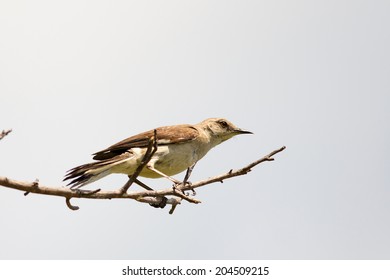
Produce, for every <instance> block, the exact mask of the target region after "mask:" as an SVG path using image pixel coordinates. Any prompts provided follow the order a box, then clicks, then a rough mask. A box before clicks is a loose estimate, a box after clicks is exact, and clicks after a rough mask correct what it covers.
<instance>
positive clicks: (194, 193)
mask: <svg viewBox="0 0 390 280" xmlns="http://www.w3.org/2000/svg"><path fill="white" fill-rule="evenodd" d="M195 165H196V162H195V163H194V164H193V165H191V166H190V167H188V168H187V172H186V175H185V176H184V179H183V183H182V184H183V186H184V187H185V185H186V184H187V183H188V186H189V187H191V185H192V184H191V182H189V181H188V179H189V178H190V176H191V173H192V170H194V167H195ZM191 191H192V195H193V196H195V195H196V192H195V190H194V189H192V188H191Z"/></svg>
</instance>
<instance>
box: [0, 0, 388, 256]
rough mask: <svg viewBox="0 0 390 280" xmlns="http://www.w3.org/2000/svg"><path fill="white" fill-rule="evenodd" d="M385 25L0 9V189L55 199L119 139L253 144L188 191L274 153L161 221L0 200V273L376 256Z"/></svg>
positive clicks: (12, 4) (330, 6)
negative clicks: (71, 176)
mask: <svg viewBox="0 0 390 280" xmlns="http://www.w3.org/2000/svg"><path fill="white" fill-rule="evenodd" d="M389 10H390V2H388V1H345V0H338V1H210V0H207V1H185V0H177V1H128V0H126V1H88V0H81V1H80V0H77V1H62V2H60V1H42V0H37V1H17V0H16V1H0V40H1V43H0V106H1V107H0V108H1V110H0V130H2V129H9V128H12V129H13V132H12V133H11V134H10V135H8V136H7V137H6V138H4V139H3V140H2V141H0V176H8V177H10V178H13V179H17V180H26V181H34V180H35V179H36V178H38V179H39V180H40V182H41V183H42V184H44V185H50V186H63V185H64V184H63V183H62V179H63V176H64V174H65V172H66V171H67V170H68V169H70V168H72V167H75V166H77V165H80V164H83V163H87V162H89V161H91V159H92V157H91V154H92V153H94V152H96V151H99V150H101V149H104V148H106V147H107V146H109V145H111V144H113V143H116V142H117V141H120V140H122V139H124V138H126V137H128V136H131V135H134V134H137V133H139V132H143V131H145V130H149V129H152V128H155V127H157V126H163V125H172V124H179V123H197V122H200V121H202V120H203V119H206V118H209V117H225V118H227V119H229V120H230V121H232V122H233V123H235V124H236V125H237V126H239V127H241V128H243V129H247V130H250V131H253V132H254V135H243V136H237V137H236V138H234V139H232V140H229V141H228V142H226V143H223V144H221V145H220V146H218V147H216V148H215V149H214V150H212V151H210V153H209V154H208V155H207V156H206V157H205V158H203V159H202V161H200V162H199V163H198V165H197V166H196V168H195V170H194V172H193V175H192V178H191V180H192V181H197V180H200V179H204V178H208V177H210V176H213V175H218V174H221V173H224V172H226V171H228V170H229V169H231V168H240V167H242V166H244V165H246V164H247V163H250V162H251V161H254V160H256V159H258V158H260V157H262V156H263V155H265V154H267V153H269V152H271V151H272V150H274V149H277V148H280V147H281V146H283V145H286V146H287V150H285V151H284V152H282V153H280V154H278V155H277V156H275V159H276V160H275V161H274V162H269V163H264V164H262V165H260V166H258V167H256V168H254V169H253V171H252V172H251V173H249V174H248V175H246V176H243V177H239V178H233V179H230V180H227V181H225V182H224V184H213V185H208V186H205V187H203V188H200V189H198V190H197V196H196V198H197V199H200V200H201V201H202V203H201V204H199V205H193V204H189V203H187V202H183V203H182V205H180V206H179V207H178V208H177V209H176V211H175V213H174V215H169V214H168V211H169V209H168V208H166V209H154V208H152V207H150V206H148V205H147V204H142V203H137V202H135V201H132V200H110V201H104V200H83V199H74V200H72V202H73V203H74V204H75V205H78V206H79V207H80V210H78V211H71V210H69V209H68V208H67V207H66V205H65V200H64V199H63V198H58V197H48V196H42V195H35V194H30V195H28V196H27V197H25V196H23V193H22V192H19V191H16V190H11V189H6V188H3V187H0V222H1V233H0V248H1V250H0V259H389V258H390V250H389V248H390V239H389V236H390V218H389V215H390V214H389V213H390V175H389V174H390V173H389V166H390V160H389V158H390V148H389V143H390V126H389V120H390V110H389V104H390V79H389V77H390V67H389V65H390V54H389V50H390V29H389V26H390V18H389ZM182 176H184V174H180V175H177V176H176V177H177V178H182ZM145 181H146V182H148V183H150V185H152V186H154V187H155V188H156V189H162V188H166V187H169V186H170V185H171V184H170V183H169V182H167V181H166V180H164V179H158V180H145ZM125 182H126V176H124V175H115V176H109V177H107V178H105V179H103V180H101V181H98V182H96V183H94V184H93V185H91V186H90V187H91V188H104V189H115V188H119V187H120V186H121V185H122V184H124V183H125ZM135 188H136V187H135Z"/></svg>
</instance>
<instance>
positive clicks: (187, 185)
mask: <svg viewBox="0 0 390 280" xmlns="http://www.w3.org/2000/svg"><path fill="white" fill-rule="evenodd" d="M191 186H192V183H191V182H189V181H187V182H179V183H177V184H173V186H172V189H173V191H177V190H179V191H180V192H181V193H182V194H184V195H186V196H189V194H188V193H185V192H184V191H183V190H182V188H189V189H190V190H191V191H192V196H195V195H196V192H195V190H194V189H193V188H191Z"/></svg>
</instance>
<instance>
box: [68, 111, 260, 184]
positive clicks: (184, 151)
mask: <svg viewBox="0 0 390 280" xmlns="http://www.w3.org/2000/svg"><path fill="white" fill-rule="evenodd" d="M240 134H252V132H250V131H246V130H242V129H240V128H238V127H237V126H235V125H234V124H233V123H231V122H230V121H228V120H226V119H224V118H208V119H206V120H204V121H202V122H200V123H198V124H194V125H190V124H179V125H172V126H163V127H159V128H156V129H154V130H149V131H146V132H143V133H140V134H137V135H134V136H131V137H129V138H126V139H124V140H122V141H120V142H118V143H116V144H114V145H112V146H109V147H108V148H106V149H104V150H101V151H99V152H96V153H94V154H92V155H93V159H94V160H95V161H94V162H91V163H87V164H83V165H80V166H77V167H75V168H72V169H70V170H68V171H67V173H66V175H65V178H64V181H67V180H71V181H70V183H68V186H70V188H71V189H79V188H81V187H83V186H85V185H87V184H90V183H92V182H95V181H97V180H99V179H101V178H103V177H105V176H107V175H110V174H113V173H122V174H126V175H128V176H129V177H131V175H133V174H134V173H135V172H136V170H137V168H138V166H139V165H140V164H141V162H142V160H143V158H144V155H145V153H146V151H147V149H148V146H149V143H150V141H151V139H153V137H154V136H156V138H157V139H155V141H156V144H157V150H156V151H155V153H154V154H153V156H152V157H151V159H150V160H149V162H148V163H147V164H146V165H145V167H144V168H143V169H142V171H141V172H140V173H139V176H141V177H145V178H162V177H164V178H167V179H169V180H170V181H172V182H173V183H174V184H180V183H183V182H186V181H187V179H188V177H189V175H190V174H191V171H192V169H193V168H194V166H195V164H196V163H197V162H198V161H199V160H200V159H202V158H203V157H204V156H205V155H206V154H207V153H208V152H209V151H210V150H211V149H212V148H214V147H215V146H217V145H219V144H221V143H223V142H224V141H226V140H228V139H230V138H232V137H233V136H236V135H240ZM185 170H187V173H186V176H185V179H184V180H183V182H181V181H179V180H177V179H175V178H173V177H172V176H173V175H176V174H179V173H181V172H183V171H185ZM135 182H136V183H138V184H139V185H140V186H142V187H144V188H146V189H148V186H146V185H145V184H143V183H142V182H140V181H139V180H136V181H135ZM149 189H151V188H149Z"/></svg>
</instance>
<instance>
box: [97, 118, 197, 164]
mask: <svg viewBox="0 0 390 280" xmlns="http://www.w3.org/2000/svg"><path fill="white" fill-rule="evenodd" d="M156 132H157V145H168V144H174V143H183V142H188V141H191V140H193V139H195V138H196V137H198V135H199V132H198V130H197V129H196V128H195V127H193V126H191V125H175V126H164V127H159V128H157V129H156ZM153 136H154V130H149V131H146V132H143V133H140V134H137V135H134V136H131V137H129V138H126V139H124V140H122V141H120V142H118V143H116V144H114V145H112V146H110V147H108V148H107V149H104V150H102V151H99V152H97V153H94V154H93V156H94V157H93V159H96V160H105V159H109V158H112V157H115V156H117V155H120V154H122V153H124V152H126V151H128V150H129V149H131V148H146V147H147V146H148V144H149V140H150V139H151V138H152V137H153Z"/></svg>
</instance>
